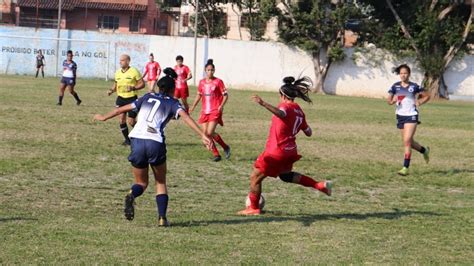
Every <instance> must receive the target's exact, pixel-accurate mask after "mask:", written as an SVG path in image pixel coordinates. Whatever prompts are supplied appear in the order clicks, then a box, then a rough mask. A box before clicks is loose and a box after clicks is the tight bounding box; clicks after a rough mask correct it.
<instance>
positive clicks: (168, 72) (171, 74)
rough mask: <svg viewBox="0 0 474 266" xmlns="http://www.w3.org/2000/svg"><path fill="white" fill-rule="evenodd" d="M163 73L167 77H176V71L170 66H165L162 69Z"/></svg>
mask: <svg viewBox="0 0 474 266" xmlns="http://www.w3.org/2000/svg"><path fill="white" fill-rule="evenodd" d="M163 73H165V75H166V76H167V77H170V78H172V79H176V78H177V77H178V74H176V72H175V71H174V70H173V69H172V68H171V67H167V68H165V70H163Z"/></svg>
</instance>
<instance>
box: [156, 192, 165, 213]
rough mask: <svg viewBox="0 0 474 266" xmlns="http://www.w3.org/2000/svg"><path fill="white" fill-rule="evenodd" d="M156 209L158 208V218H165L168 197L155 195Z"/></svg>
mask: <svg viewBox="0 0 474 266" xmlns="http://www.w3.org/2000/svg"><path fill="white" fill-rule="evenodd" d="M156 207H157V208H158V216H159V217H166V210H167V209H168V195H167V194H158V195H156Z"/></svg>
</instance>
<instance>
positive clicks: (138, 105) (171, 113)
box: [128, 93, 184, 143]
mask: <svg viewBox="0 0 474 266" xmlns="http://www.w3.org/2000/svg"><path fill="white" fill-rule="evenodd" d="M132 106H133V108H134V111H136V112H138V117H137V124H136V125H135V126H134V127H133V130H132V131H131V132H130V134H129V135H128V136H129V137H130V138H137V139H151V140H155V141H158V142H160V143H164V142H165V135H164V129H165V127H166V124H167V123H168V122H169V121H170V119H171V118H174V119H178V116H179V115H178V113H179V111H180V110H184V109H183V107H182V106H181V104H179V101H178V100H176V99H174V98H172V97H169V96H165V95H163V94H159V93H147V94H145V95H143V97H141V98H139V99H137V100H135V101H134V102H133V103H132Z"/></svg>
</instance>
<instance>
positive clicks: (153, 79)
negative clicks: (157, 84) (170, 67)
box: [146, 77, 158, 81]
mask: <svg viewBox="0 0 474 266" xmlns="http://www.w3.org/2000/svg"><path fill="white" fill-rule="evenodd" d="M157 78H158V77H147V78H146V80H147V81H156V80H157Z"/></svg>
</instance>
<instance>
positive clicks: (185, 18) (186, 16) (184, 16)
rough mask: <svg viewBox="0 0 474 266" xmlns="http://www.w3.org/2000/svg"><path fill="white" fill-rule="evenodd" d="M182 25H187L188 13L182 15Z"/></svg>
mask: <svg viewBox="0 0 474 266" xmlns="http://www.w3.org/2000/svg"><path fill="white" fill-rule="evenodd" d="M183 27H189V13H186V14H184V15H183Z"/></svg>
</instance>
